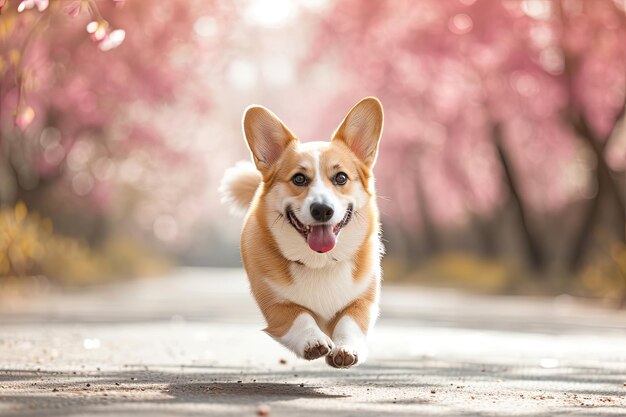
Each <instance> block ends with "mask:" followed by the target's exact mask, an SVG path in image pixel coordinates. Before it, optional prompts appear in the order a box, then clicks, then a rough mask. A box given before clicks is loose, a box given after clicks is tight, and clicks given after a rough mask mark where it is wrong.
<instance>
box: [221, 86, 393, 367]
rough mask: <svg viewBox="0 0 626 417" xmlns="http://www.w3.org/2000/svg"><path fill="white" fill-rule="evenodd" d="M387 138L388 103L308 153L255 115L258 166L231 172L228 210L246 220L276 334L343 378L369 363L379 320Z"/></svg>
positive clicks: (355, 112)
mask: <svg viewBox="0 0 626 417" xmlns="http://www.w3.org/2000/svg"><path fill="white" fill-rule="evenodd" d="M382 129H383V109H382V105H381V103H380V102H379V101H378V99H376V98H374V97H368V98H365V99H363V100H361V101H360V102H359V103H357V104H356V105H355V106H354V107H353V108H352V109H351V110H350V112H349V113H348V115H347V116H346V117H345V119H344V120H343V122H342V123H341V124H340V125H339V127H338V128H337V130H336V131H335V133H334V134H333V136H332V139H331V140H330V142H306V143H302V142H300V141H299V140H298V138H297V137H296V136H295V135H294V134H293V133H292V132H291V131H290V130H289V129H288V128H287V126H285V125H284V124H283V123H282V121H281V120H280V119H279V118H278V117H277V116H276V115H275V114H274V113H272V112H271V111H269V110H268V109H266V108H265V107H262V106H256V105H255V106H250V107H248V108H247V109H246V111H245V113H244V116H243V133H244V137H245V140H246V142H247V144H248V147H249V149H250V152H251V154H252V159H253V162H254V165H253V164H251V163H247V164H246V163H239V164H237V165H236V166H234V167H232V168H229V169H228V170H227V171H226V173H225V175H224V179H223V180H222V184H221V186H220V191H221V192H222V195H223V201H225V202H227V203H229V204H230V205H231V206H232V207H233V208H234V209H238V210H240V211H245V213H246V216H245V223H244V226H243V230H242V233H241V256H242V259H243V264H244V267H245V270H246V272H247V275H248V279H249V281H250V287H251V290H252V294H253V295H254V298H255V300H256V302H257V304H258V306H259V308H260V310H261V312H262V313H263V316H264V317H265V320H266V322H267V328H265V332H267V333H268V334H269V335H270V336H272V337H273V338H274V339H275V340H277V341H278V342H280V343H281V344H282V345H284V346H285V347H287V348H288V349H290V350H291V351H293V352H294V353H295V354H296V355H297V356H298V357H301V358H304V359H308V360H313V359H318V358H321V357H325V358H326V362H327V363H328V364H329V365H330V366H332V367H335V368H350V367H352V366H355V365H358V364H361V363H364V362H365V360H366V359H367V344H366V340H367V334H368V333H369V332H370V330H371V329H372V327H373V325H374V322H375V321H376V319H377V317H378V313H379V308H378V300H379V292H380V281H381V267H380V261H381V257H382V253H383V248H382V244H381V241H380V224H379V213H378V208H377V205H376V193H375V191H374V177H373V175H372V168H373V167H374V163H375V162H376V157H377V154H378V144H379V141H380V138H381V133H382Z"/></svg>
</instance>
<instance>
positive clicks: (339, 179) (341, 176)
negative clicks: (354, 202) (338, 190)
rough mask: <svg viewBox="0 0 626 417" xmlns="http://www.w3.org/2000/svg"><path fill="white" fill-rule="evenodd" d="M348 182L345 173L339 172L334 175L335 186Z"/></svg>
mask: <svg viewBox="0 0 626 417" xmlns="http://www.w3.org/2000/svg"><path fill="white" fill-rule="evenodd" d="M347 182H348V174H346V173H345V172H339V173H337V175H335V184H337V185H346V183H347Z"/></svg>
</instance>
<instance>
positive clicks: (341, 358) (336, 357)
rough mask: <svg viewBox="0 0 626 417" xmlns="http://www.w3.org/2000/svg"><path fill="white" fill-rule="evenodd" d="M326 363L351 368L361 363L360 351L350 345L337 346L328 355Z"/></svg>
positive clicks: (334, 366)
mask: <svg viewBox="0 0 626 417" xmlns="http://www.w3.org/2000/svg"><path fill="white" fill-rule="evenodd" d="M326 363H327V364H329V365H330V366H332V367H333V368H350V367H351V366H355V365H357V364H358V363H359V353H358V352H357V351H356V350H355V349H352V348H351V347H349V346H337V347H335V348H334V349H332V350H331V351H330V353H329V354H328V356H326Z"/></svg>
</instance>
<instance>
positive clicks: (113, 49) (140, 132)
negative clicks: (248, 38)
mask: <svg viewBox="0 0 626 417" xmlns="http://www.w3.org/2000/svg"><path fill="white" fill-rule="evenodd" d="M199 12H203V13H207V14H208V13H211V12H213V8H212V6H211V5H209V4H206V3H205V2H197V1H191V2H188V1H167V2H137V1H131V2H126V1H124V0H98V1H96V0H71V1H48V0H23V1H20V0H8V1H7V0H0V13H1V14H0V202H1V203H2V204H13V203H14V202H15V201H17V200H23V201H25V202H26V203H27V205H28V206H29V207H30V208H33V209H35V210H39V211H41V212H43V213H44V214H47V215H53V216H54V215H55V214H56V213H58V212H63V213H64V215H65V216H67V215H70V216H73V219H72V221H70V222H66V226H67V227H66V229H69V231H70V232H72V230H74V229H73V226H72V225H73V224H74V223H77V224H78V225H77V226H76V227H75V229H76V230H75V231H77V233H78V234H80V233H82V232H81V231H80V230H82V229H81V228H84V227H85V224H82V223H81V218H83V217H86V218H87V220H89V219H92V220H93V218H95V219H101V221H99V222H98V221H96V222H95V225H94V224H92V223H93V222H91V221H89V224H91V226H92V227H91V229H92V232H91V233H90V234H89V233H88V235H87V236H86V237H87V238H89V239H91V240H95V241H97V240H99V239H100V238H101V237H102V236H101V234H102V232H103V230H104V227H101V226H99V225H102V221H105V220H104V217H105V216H104V214H105V213H106V215H107V216H117V220H121V221H122V224H124V219H125V218H126V216H128V215H131V217H133V216H135V217H138V218H140V219H142V221H144V222H146V221H147V222H148V223H151V222H153V221H155V220H156V219H157V218H158V217H159V216H160V215H162V214H164V213H165V214H168V213H169V214H172V213H175V212H176V213H177V212H179V211H181V210H182V211H186V212H185V213H184V214H182V217H183V218H184V219H186V220H185V221H189V219H191V218H193V213H192V211H193V210H191V209H190V207H193V205H191V204H186V203H185V202H186V201H189V200H190V199H193V198H197V197H198V194H199V193H198V189H202V187H201V185H202V181H203V178H202V174H203V166H202V164H201V161H200V160H199V159H198V157H197V156H196V155H194V153H193V152H191V151H190V150H188V149H186V148H184V147H183V146H180V145H179V144H178V142H177V141H179V140H181V138H172V137H167V135H163V134H162V133H161V132H160V131H158V130H156V128H154V127H153V126H154V125H155V124H154V123H152V122H151V121H150V120H149V115H150V114H154V112H153V111H154V110H155V109H160V108H162V107H164V106H167V105H168V104H169V103H172V102H174V100H175V99H176V98H177V94H178V93H179V91H180V89H181V88H184V87H185V86H186V84H185V81H186V80H187V78H188V77H189V75H190V73H191V69H192V68H193V62H192V61H193V59H194V58H193V54H191V53H190V52H189V50H188V45H189V43H191V42H192V41H193V38H192V35H193V30H192V29H191V28H192V26H193V22H194V21H195V19H196V18H197V13H199ZM186 48H187V49H186ZM181 61H183V62H184V63H185V64H186V65H181ZM185 97H186V99H187V100H191V101H192V102H191V104H189V105H188V106H187V111H194V112H203V111H204V110H205V109H206V99H205V98H204V97H201V96H199V94H196V95H189V94H187V95H186V96H185ZM190 97H191V98H190ZM196 99H197V101H194V100H196ZM146 200H150V201H152V204H146ZM138 202H142V204H137V203H138ZM142 207H143V209H142ZM185 207H186V209H185ZM83 213H87V215H86V216H84V215H83ZM169 214H168V215H169ZM166 229H167V228H166Z"/></svg>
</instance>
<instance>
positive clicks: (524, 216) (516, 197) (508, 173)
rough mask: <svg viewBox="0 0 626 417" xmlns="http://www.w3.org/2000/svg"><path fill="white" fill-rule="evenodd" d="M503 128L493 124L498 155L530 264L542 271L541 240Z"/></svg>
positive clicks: (543, 258) (543, 259)
mask: <svg viewBox="0 0 626 417" xmlns="http://www.w3.org/2000/svg"><path fill="white" fill-rule="evenodd" d="M501 129H502V128H501V126H500V125H499V124H497V123H496V124H494V126H493V138H494V144H495V146H496V150H497V151H498V157H499V159H500V162H501V164H502V168H503V170H504V179H505V181H506V184H507V186H508V188H509V191H510V192H511V200H512V202H513V205H514V207H515V212H516V214H517V216H518V218H519V224H520V226H521V232H522V235H523V236H524V243H525V245H526V252H527V255H528V259H529V262H530V266H531V267H532V268H533V269H534V270H535V271H541V270H543V269H544V268H545V265H546V260H545V257H544V254H543V252H542V250H541V247H540V245H539V242H538V241H537V239H536V238H535V236H534V235H533V233H532V232H531V230H530V219H529V216H528V213H527V211H526V208H525V207H524V204H523V202H522V199H521V196H520V193H519V188H518V186H517V183H516V181H515V176H514V174H513V170H512V167H511V163H510V161H509V159H508V158H507V156H506V151H505V150H504V148H503V146H502V131H501Z"/></svg>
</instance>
